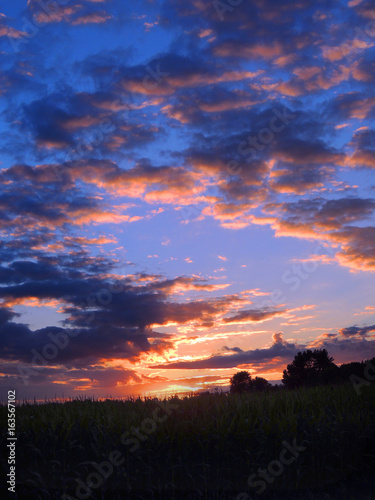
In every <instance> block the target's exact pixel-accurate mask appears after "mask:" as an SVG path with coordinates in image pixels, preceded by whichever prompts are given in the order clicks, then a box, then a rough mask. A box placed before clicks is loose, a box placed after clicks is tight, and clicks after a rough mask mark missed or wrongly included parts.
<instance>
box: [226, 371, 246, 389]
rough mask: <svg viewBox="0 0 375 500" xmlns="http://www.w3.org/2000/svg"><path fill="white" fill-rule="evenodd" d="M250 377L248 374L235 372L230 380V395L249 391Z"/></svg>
mask: <svg viewBox="0 0 375 500" xmlns="http://www.w3.org/2000/svg"><path fill="white" fill-rule="evenodd" d="M250 380H251V376H250V373H249V372H246V371H242V372H237V373H235V374H234V375H233V377H232V378H231V379H230V392H231V394H236V393H241V392H245V391H248V390H249V385H250Z"/></svg>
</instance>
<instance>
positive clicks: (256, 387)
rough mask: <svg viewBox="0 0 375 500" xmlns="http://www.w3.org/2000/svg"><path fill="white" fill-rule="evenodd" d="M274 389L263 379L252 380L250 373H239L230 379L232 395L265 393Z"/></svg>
mask: <svg viewBox="0 0 375 500" xmlns="http://www.w3.org/2000/svg"><path fill="white" fill-rule="evenodd" d="M270 387H272V386H271V384H270V383H269V382H268V381H267V380H266V379H265V378H263V377H255V378H254V379H252V378H251V375H250V374H249V372H246V371H242V372H237V373H236V374H235V375H233V377H232V378H231V379H230V392H231V393H232V394H235V393H241V392H249V391H264V390H265V389H268V388H270Z"/></svg>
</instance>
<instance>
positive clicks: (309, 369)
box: [230, 349, 375, 393]
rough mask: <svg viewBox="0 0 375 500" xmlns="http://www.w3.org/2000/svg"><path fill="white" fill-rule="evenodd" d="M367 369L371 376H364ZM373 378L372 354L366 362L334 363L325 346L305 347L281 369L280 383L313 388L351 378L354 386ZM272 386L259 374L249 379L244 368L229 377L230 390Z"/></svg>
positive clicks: (374, 360) (237, 390) (249, 376)
mask: <svg viewBox="0 0 375 500" xmlns="http://www.w3.org/2000/svg"><path fill="white" fill-rule="evenodd" d="M366 371H370V372H371V375H370V377H369V376H367V377H366V378H365V379H364V376H365V374H366ZM369 380H375V357H374V358H372V359H369V360H366V361H361V362H359V361H355V362H352V363H344V364H342V365H340V366H337V365H336V364H335V363H334V362H333V358H332V357H331V356H329V355H328V352H327V350H326V349H315V350H311V349H308V350H305V351H302V352H299V353H298V354H296V356H295V357H294V359H293V361H292V363H290V364H288V365H287V367H286V369H285V370H284V372H283V379H282V383H283V385H282V386H276V387H279V388H280V387H286V388H287V389H296V388H298V387H313V386H316V385H324V384H340V383H345V382H349V381H351V382H352V383H353V385H355V386H360V385H362V384H366V385H367V384H369V383H370V382H369ZM272 388H274V386H272V385H271V384H270V383H269V382H268V381H267V380H266V379H264V378H262V377H255V378H254V379H252V378H251V375H250V374H249V372H247V371H241V372H237V373H236V374H235V375H233V377H232V378H231V379H230V392H231V393H240V392H246V391H249V392H252V391H263V390H269V389H272Z"/></svg>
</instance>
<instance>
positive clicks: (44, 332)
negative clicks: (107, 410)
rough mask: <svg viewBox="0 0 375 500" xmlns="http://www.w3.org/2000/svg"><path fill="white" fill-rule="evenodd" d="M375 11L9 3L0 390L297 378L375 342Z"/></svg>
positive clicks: (201, 386) (326, 5)
mask: <svg viewBox="0 0 375 500" xmlns="http://www.w3.org/2000/svg"><path fill="white" fill-rule="evenodd" d="M374 56H375V9H374V6H373V4H372V2H370V1H366V0H351V1H338V0H330V1H326V0H317V1H315V2H311V1H310V0H299V2H297V3H296V2H295V1H289V0H285V1H280V0H223V1H220V0H212V1H211V0H192V1H190V2H186V1H185V0H165V1H164V0H160V1H158V0H155V1H154V0H138V1H137V2H134V1H128V0H121V1H120V0H107V1H106V0H80V1H77V0H56V1H48V0H40V1H39V0H28V1H27V2H26V1H18V2H7V3H5V2H3V5H2V6H1V13H0V57H1V73H0V97H1V103H0V113H1V123H0V136H1V141H0V144H1V156H0V180H1V192H0V207H1V211H0V230H1V240H0V357H1V368H0V391H1V393H0V396H1V397H2V398H5V397H6V393H7V391H8V390H10V389H15V390H16V392H17V396H18V398H19V399H23V398H27V399H32V398H34V397H35V398H36V399H43V398H45V397H47V398H52V397H55V396H56V397H63V396H64V397H68V396H69V397H78V396H82V395H88V396H94V397H97V398H100V397H107V396H112V397H118V398H120V397H127V396H129V395H142V396H145V395H146V396H155V395H162V394H171V393H176V392H177V393H179V392H189V391H200V390H211V391H212V390H214V389H215V388H219V389H223V390H225V389H227V388H228V385H229V379H230V377H231V376H232V375H233V374H234V373H236V372H238V371H241V370H247V371H249V372H250V374H251V375H252V376H262V377H265V378H266V379H267V380H269V381H272V382H273V383H277V382H280V380H281V378H282V372H283V370H284V369H285V368H286V365H287V364H288V363H290V362H291V361H292V360H293V358H294V356H295V355H296V353H297V352H298V351H301V350H304V349H309V348H310V349H323V348H325V349H327V351H328V353H329V355H330V356H333V358H334V361H335V363H336V364H341V363H345V362H350V361H360V360H365V359H369V358H371V357H373V356H374V352H375V349H374V347H375V303H374V271H375V225H374V220H375V218H374V212H375V198H374V194H375V175H374V169H375V128H374V111H375V93H374V83H375V57H374Z"/></svg>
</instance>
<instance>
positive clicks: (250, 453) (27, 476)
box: [0, 384, 375, 500]
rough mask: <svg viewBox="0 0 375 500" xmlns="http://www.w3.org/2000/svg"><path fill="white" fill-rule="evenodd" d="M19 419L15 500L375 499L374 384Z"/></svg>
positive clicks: (94, 405) (82, 404)
mask: <svg viewBox="0 0 375 500" xmlns="http://www.w3.org/2000/svg"><path fill="white" fill-rule="evenodd" d="M6 414H7V409H6V407H1V408H0V416H1V446H2V450H5V449H6V437H7V434H6ZM16 419H17V420H16V425H17V428H16V432H17V438H18V440H17V449H16V453H17V473H16V474H17V475H16V478H17V480H16V484H17V488H16V489H17V492H18V493H17V496H13V498H30V499H33V498H35V499H37V498H54V499H55V498H56V499H57V498H58V499H60V498H65V499H68V498H98V499H104V498H113V499H128V498H129V499H139V500H142V499H144V500H146V499H147V500H152V499H157V498H158V499H164V498H165V499H176V500H178V499H189V500H190V499H192V500H194V499H196V498H197V499H198V498H201V499H206V500H219V499H220V500H224V499H225V500H232V499H233V500H234V499H237V500H248V499H249V498H250V499H256V498H259V499H263V498H264V499H268V498H273V499H288V500H289V499H290V500H292V499H298V500H302V499H303V500H305V499H311V500H314V499H318V498H319V499H320V498H324V499H330V498H332V499H336V498H337V499H338V498H340V499H346V500H349V499H351V498H352V499H353V500H361V499H363V500H365V499H366V500H367V499H374V498H375V493H373V492H375V480H374V479H373V471H374V466H375V384H371V386H366V387H363V388H362V390H361V394H360V395H357V394H356V392H355V390H354V388H353V386H352V385H351V384H347V385H338V386H324V387H316V388H308V389H298V390H293V391H288V390H279V391H271V392H266V393H257V394H234V395H227V394H213V395H205V396H195V397H191V398H184V399H178V398H172V399H169V400H168V401H167V400H165V401H163V402H160V401H156V400H152V399H149V400H145V401H143V400H140V399H139V400H129V401H109V400H107V401H104V402H96V401H91V400H81V401H80V400H74V401H71V402H66V403H56V402H51V403H47V404H42V405H37V404H23V405H22V406H18V407H17V411H16ZM285 443H287V445H285ZM293 447H294V449H297V450H298V451H297V452H296V451H295V452H294V454H293V452H292V451H290V449H291V448H292V449H293ZM296 447H297V448H296ZM283 450H284V451H283ZM285 450H289V451H285ZM281 457H284V458H285V457H286V458H285V462H286V461H287V462H288V463H284V458H283V459H282V458H281ZM4 458H5V457H4V455H3V458H2V462H1V469H2V471H1V473H2V477H3V478H4V477H6V474H7V469H8V465H7V464H6V462H5V461H4ZM95 464H96V465H95ZM259 468H260V469H266V474H267V476H266V478H267V479H262V478H260V477H259V472H258V469H259ZM267 469H268V471H267ZM270 471H271V472H270ZM250 476H251V478H250V480H249V484H248V479H249V477H250ZM250 483H251V484H250ZM263 489H264V491H260V490H263ZM64 493H65V494H66V496H62V495H64ZM240 494H242V495H240ZM67 495H70V497H69V496H67Z"/></svg>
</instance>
